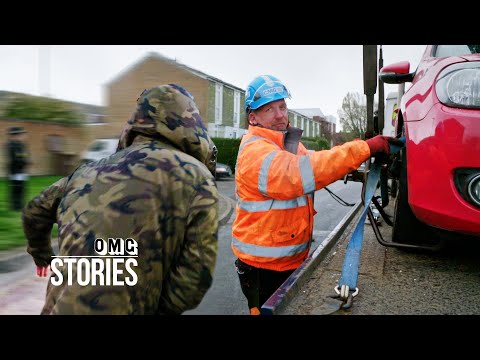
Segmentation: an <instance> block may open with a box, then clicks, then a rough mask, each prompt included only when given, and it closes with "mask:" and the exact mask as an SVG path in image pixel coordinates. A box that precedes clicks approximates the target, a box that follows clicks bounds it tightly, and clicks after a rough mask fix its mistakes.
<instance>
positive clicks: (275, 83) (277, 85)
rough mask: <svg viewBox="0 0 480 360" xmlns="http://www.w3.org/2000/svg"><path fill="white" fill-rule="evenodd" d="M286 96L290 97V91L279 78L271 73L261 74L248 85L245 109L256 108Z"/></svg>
mask: <svg viewBox="0 0 480 360" xmlns="http://www.w3.org/2000/svg"><path fill="white" fill-rule="evenodd" d="M285 98H289V99H290V92H289V91H288V90H287V87H286V86H285V85H283V83H282V82H281V81H280V80H279V79H278V78H276V77H275V76H271V75H260V76H257V77H256V78H255V79H253V80H252V82H251V83H250V84H248V86H247V91H246V92H245V111H247V112H248V111H250V110H256V109H258V108H259V107H260V106H263V105H265V104H268V103H271V102H272V101H277V100H281V99H285Z"/></svg>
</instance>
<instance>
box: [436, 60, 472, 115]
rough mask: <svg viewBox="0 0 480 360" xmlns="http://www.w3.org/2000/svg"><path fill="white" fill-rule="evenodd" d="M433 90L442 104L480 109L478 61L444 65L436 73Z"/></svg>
mask: <svg viewBox="0 0 480 360" xmlns="http://www.w3.org/2000/svg"><path fill="white" fill-rule="evenodd" d="M435 91H436V93H437V96H438V99H439V100H440V102H441V103H442V104H444V105H447V106H451V107H459V108H474V109H480V62H468V63H461V64H454V65H451V66H448V67H446V68H445V69H443V70H442V72H441V73H440V74H439V75H438V78H437V83H436V85H435Z"/></svg>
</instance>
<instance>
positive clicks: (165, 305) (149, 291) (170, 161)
mask: <svg viewBox="0 0 480 360" xmlns="http://www.w3.org/2000/svg"><path fill="white" fill-rule="evenodd" d="M216 152H217V149H216V147H215V145H214V144H213V142H212V140H211V139H210V137H209V135H208V133H207V130H206V128H205V126H204V124H203V122H202V119H201V117H200V114H199V111H198V109H197V106H196V104H195V102H194V100H193V97H192V96H191V95H190V94H189V93H188V92H187V91H186V90H185V89H183V88H181V87H180V86H177V85H174V84H169V85H161V86H158V87H155V88H152V89H150V90H145V91H144V92H143V93H142V94H141V95H140V97H139V99H138V100H137V109H136V111H135V112H134V114H133V115H132V118H131V119H130V120H129V121H128V123H127V125H126V127H125V129H124V130H123V133H122V135H121V137H120V140H119V145H118V149H117V151H116V153H115V154H113V155H111V156H110V157H107V158H104V159H101V160H99V161H96V162H93V163H88V164H86V165H83V166H81V167H79V168H78V169H77V170H75V171H74V172H73V173H72V174H71V175H70V176H68V177H65V178H63V179H61V180H59V181H57V182H56V183H54V184H53V185H51V186H50V187H48V188H47V189H45V190H44V191H43V192H42V193H41V194H40V195H39V196H37V197H36V198H34V199H33V200H32V201H31V202H30V203H29V204H28V205H27V206H26V207H25V208H24V210H23V215H22V221H23V229H24V232H25V235H26V238H27V239H28V249H27V251H28V253H30V254H31V255H32V257H33V259H34V261H35V264H36V265H37V268H38V267H39V269H45V270H46V267H48V266H49V264H50V263H51V261H52V259H53V258H52V255H54V254H53V251H52V247H51V242H50V235H51V230H52V227H53V224H54V223H57V224H58V241H59V254H58V255H59V256H70V257H79V258H80V257H85V256H96V255H97V254H98V253H97V252H95V249H94V242H95V240H96V239H97V238H102V239H105V240H107V239H108V238H122V239H127V238H132V239H134V240H135V241H137V243H138V258H137V259H136V260H137V262H138V266H136V267H135V268H134V270H135V272H136V274H137V276H138V281H137V283H136V284H135V285H134V286H126V285H124V286H112V285H110V286H107V285H98V284H97V285H96V286H92V285H91V284H88V285H86V286H82V285H79V283H78V281H77V271H80V270H79V267H73V273H72V274H68V272H67V267H66V266H64V267H63V269H62V270H61V271H62V274H63V279H65V280H64V281H63V283H62V284H61V285H59V286H55V285H53V284H52V281H50V282H49V284H48V286H47V294H46V302H45V305H44V307H43V309H42V312H41V313H42V314H181V313H183V312H184V311H186V310H189V309H193V308H195V307H196V306H198V304H199V303H200V301H201V300H202V298H203V296H204V295H205V293H206V292H207V290H208V289H209V287H210V286H211V284H212V274H213V271H214V267H215V261H216V256H217V234H218V192H217V188H216V184H215V180H214V174H215V164H216ZM89 259H92V258H89ZM121 270H123V274H124V275H125V274H126V275H128V272H126V271H125V269H121ZM45 273H46V271H45ZM55 275H56V274H53V273H52V275H51V279H50V280H52V278H54V276H55ZM69 275H71V276H72V277H73V282H72V284H71V285H68V284H67V281H66V278H67V277H68V276H69ZM126 275H125V276H126Z"/></svg>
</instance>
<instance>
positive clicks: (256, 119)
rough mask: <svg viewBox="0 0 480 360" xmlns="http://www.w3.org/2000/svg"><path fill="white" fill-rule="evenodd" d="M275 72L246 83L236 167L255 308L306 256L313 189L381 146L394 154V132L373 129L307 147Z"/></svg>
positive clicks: (240, 229)
mask: <svg viewBox="0 0 480 360" xmlns="http://www.w3.org/2000/svg"><path fill="white" fill-rule="evenodd" d="M285 98H290V93H289V91H288V90H287V88H286V87H285V85H284V84H283V83H282V82H281V81H280V80H279V79H277V78H276V77H274V76H271V75H262V76H258V77H256V78H255V79H254V80H253V81H252V82H251V83H250V84H249V85H248V87H247V91H246V94H245V111H246V113H247V116H248V123H249V128H248V133H247V134H245V135H244V136H243V138H242V141H241V143H240V148H239V151H238V157H237V167H236V171H235V183H236V188H237V205H236V218H235V221H234V223H233V226H232V250H233V252H234V253H235V255H236V256H237V260H236V261H235V266H236V269H237V273H238V276H239V279H240V286H241V288H242V292H243V294H244V295H245V297H246V298H247V300H248V307H249V309H250V314H252V315H258V314H260V308H261V306H262V305H263V304H264V303H265V301H267V300H268V298H269V297H270V296H271V295H272V294H273V293H274V292H275V291H276V289H277V288H278V287H279V286H280V285H281V284H282V283H283V282H284V281H285V280H286V279H287V278H288V277H289V276H290V274H292V273H293V271H295V269H296V268H298V267H299V266H300V264H301V263H302V262H303V261H304V260H305V258H306V257H307V255H308V252H309V249H310V244H311V241H312V232H313V216H314V215H315V210H314V209H313V194H314V192H315V191H316V190H319V189H322V188H324V187H325V186H327V185H329V184H331V183H332V182H334V181H336V180H338V179H341V178H342V177H344V176H345V175H346V174H348V173H350V172H352V171H354V170H356V169H357V168H358V167H359V166H360V164H361V163H362V162H364V161H365V160H367V159H368V158H369V157H370V156H374V155H375V154H377V153H385V154H387V155H388V154H389V142H390V143H395V144H398V140H397V139H395V138H389V137H385V136H380V135H378V136H375V137H373V138H371V139H368V140H366V141H363V140H355V141H350V142H347V143H345V144H343V145H341V146H335V147H333V148H332V149H331V150H322V151H311V150H307V149H306V148H305V146H303V144H302V143H301V142H300V138H301V136H302V131H303V130H301V129H298V128H295V127H293V126H291V125H290V123H289V121H288V110H287V104H286V102H285Z"/></svg>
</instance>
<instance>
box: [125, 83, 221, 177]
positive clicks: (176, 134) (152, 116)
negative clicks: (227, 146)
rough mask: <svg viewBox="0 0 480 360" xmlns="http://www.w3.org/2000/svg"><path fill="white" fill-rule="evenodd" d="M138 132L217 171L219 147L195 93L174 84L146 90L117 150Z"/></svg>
mask: <svg viewBox="0 0 480 360" xmlns="http://www.w3.org/2000/svg"><path fill="white" fill-rule="evenodd" d="M137 135H144V136H147V137H150V138H153V139H156V140H160V141H163V142H166V143H168V144H170V145H172V146H174V147H175V148H177V149H179V150H181V151H183V152H185V153H187V154H189V155H191V156H193V157H194V158H196V159H197V160H199V161H200V162H202V163H204V164H205V165H206V166H207V168H208V169H209V170H210V172H211V173H212V174H213V175H215V165H216V156H217V148H216V146H215V144H214V143H213V141H212V139H211V138H210V136H209V135H208V132H207V129H206V128H205V125H204V124H203V121H202V118H201V116H200V113H199V111H198V108H197V105H196V104H195V102H194V99H193V96H192V95H191V94H190V93H189V92H188V91H186V90H185V89H184V88H182V87H181V86H178V85H175V84H168V85H160V86H157V87H154V88H152V89H149V90H144V91H143V92H142V93H141V94H140V97H139V98H138V99H137V109H136V110H135V112H134V113H133V115H132V117H131V118H130V120H128V122H127V124H126V126H125V127H124V129H123V132H122V134H121V136H120V140H119V142H118V147H117V151H120V150H122V149H124V148H126V147H128V146H130V145H131V144H132V142H133V140H134V138H135V137H136V136H137Z"/></svg>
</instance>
